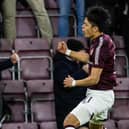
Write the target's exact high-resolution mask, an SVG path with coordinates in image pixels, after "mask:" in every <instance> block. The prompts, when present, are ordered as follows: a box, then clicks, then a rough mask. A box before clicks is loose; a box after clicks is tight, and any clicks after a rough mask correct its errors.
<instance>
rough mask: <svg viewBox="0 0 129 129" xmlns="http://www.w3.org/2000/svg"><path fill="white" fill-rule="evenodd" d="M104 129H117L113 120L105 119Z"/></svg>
mask: <svg viewBox="0 0 129 129" xmlns="http://www.w3.org/2000/svg"><path fill="white" fill-rule="evenodd" d="M104 129H117V128H116V125H115V121H114V120H107V121H106V122H104Z"/></svg>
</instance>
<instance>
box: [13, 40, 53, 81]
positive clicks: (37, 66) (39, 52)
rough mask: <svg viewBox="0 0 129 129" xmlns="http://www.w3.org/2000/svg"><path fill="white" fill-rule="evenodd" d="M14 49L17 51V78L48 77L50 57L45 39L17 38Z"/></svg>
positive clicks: (50, 64)
mask: <svg viewBox="0 0 129 129" xmlns="http://www.w3.org/2000/svg"><path fill="white" fill-rule="evenodd" d="M15 50H16V51H17V52H18V53H19V56H20V62H19V63H20V64H19V65H18V66H19V67H18V71H19V73H18V78H19V79H25V80H32V79H37V80H38V79H50V78H53V76H52V69H53V68H52V59H51V52H50V46H49V44H48V41H47V40H45V39H17V40H16V41H15Z"/></svg>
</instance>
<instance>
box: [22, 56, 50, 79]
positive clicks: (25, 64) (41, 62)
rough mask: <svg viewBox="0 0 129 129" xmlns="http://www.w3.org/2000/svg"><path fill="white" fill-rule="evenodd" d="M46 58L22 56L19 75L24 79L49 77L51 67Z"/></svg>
mask: <svg viewBox="0 0 129 129" xmlns="http://www.w3.org/2000/svg"><path fill="white" fill-rule="evenodd" d="M49 61H50V60H48V59H47V58H42V57H40V58H38V57H37V58H34V57H31V59H30V58H28V59H27V58H24V59H21V62H20V66H21V67H20V69H21V77H20V78H22V79H24V80H33V79H34V80H40V79H51V78H52V73H51V72H52V69H51V67H52V66H51V64H50V62H49Z"/></svg>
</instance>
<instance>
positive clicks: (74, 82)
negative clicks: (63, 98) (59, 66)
mask: <svg viewBox="0 0 129 129" xmlns="http://www.w3.org/2000/svg"><path fill="white" fill-rule="evenodd" d="M75 86H76V80H74V79H73V81H72V87H75Z"/></svg>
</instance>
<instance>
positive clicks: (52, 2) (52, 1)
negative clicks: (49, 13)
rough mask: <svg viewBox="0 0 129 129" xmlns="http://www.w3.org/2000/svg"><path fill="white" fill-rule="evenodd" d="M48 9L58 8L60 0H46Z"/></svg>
mask: <svg viewBox="0 0 129 129" xmlns="http://www.w3.org/2000/svg"><path fill="white" fill-rule="evenodd" d="M44 2H45V7H46V8H47V10H50V9H58V2H57V1H55V0H44Z"/></svg>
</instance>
